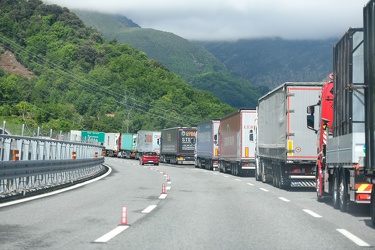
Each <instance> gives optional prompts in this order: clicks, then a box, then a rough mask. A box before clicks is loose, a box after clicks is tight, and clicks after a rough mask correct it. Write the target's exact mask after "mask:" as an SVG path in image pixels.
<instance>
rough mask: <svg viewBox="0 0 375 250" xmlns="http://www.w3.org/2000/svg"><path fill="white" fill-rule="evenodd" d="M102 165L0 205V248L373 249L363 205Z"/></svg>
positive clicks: (247, 181)
mask: <svg viewBox="0 0 375 250" xmlns="http://www.w3.org/2000/svg"><path fill="white" fill-rule="evenodd" d="M105 164H106V165H108V166H109V167H110V169H111V172H110V173H109V174H108V175H107V176H105V177H103V178H101V179H98V180H96V181H92V182H90V183H88V184H86V185H80V186H79V187H77V188H74V189H70V190H67V191H65V192H60V193H57V194H50V195H48V196H45V197H42V198H39V199H34V200H30V201H27V202H23V203H19V204H13V205H9V206H6V204H0V249H70V250H73V249H205V250H207V249H364V248H374V246H375V229H374V228H372V227H371V225H370V224H371V222H370V216H369V209H368V206H355V207H354V208H352V211H351V212H350V213H341V212H340V211H338V210H335V209H334V208H333V207H332V206H331V204H330V200H329V199H328V200H327V201H325V202H322V203H319V202H317V201H316V198H315V196H316V195H315V192H314V190H311V189H291V190H281V189H277V188H274V187H272V185H270V184H267V183H261V182H257V181H255V179H254V178H253V177H237V176H232V175H228V174H224V173H220V172H213V171H208V170H203V169H196V168H194V166H191V165H189V166H177V165H166V164H160V165H159V166H158V167H157V166H147V165H145V166H140V165H139V162H138V161H136V160H125V159H118V158H106V160H105ZM168 176H169V180H170V181H169V182H168V180H167V179H168ZM163 191H165V194H163ZM124 208H126V211H127V213H123V209H124Z"/></svg>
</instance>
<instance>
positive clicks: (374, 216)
mask: <svg viewBox="0 0 375 250" xmlns="http://www.w3.org/2000/svg"><path fill="white" fill-rule="evenodd" d="M370 214H371V223H372V226H373V227H375V189H374V185H373V188H372V190H371V204H370Z"/></svg>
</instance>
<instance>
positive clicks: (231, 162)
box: [219, 109, 257, 175]
mask: <svg viewBox="0 0 375 250" xmlns="http://www.w3.org/2000/svg"><path fill="white" fill-rule="evenodd" d="M256 117H257V114H256V110H255V109H239V110H237V111H235V112H233V113H231V114H229V115H227V116H225V117H223V118H222V119H220V126H219V171H220V172H225V173H230V174H232V175H254V171H255V152H254V151H255V140H256V138H255V137H256Z"/></svg>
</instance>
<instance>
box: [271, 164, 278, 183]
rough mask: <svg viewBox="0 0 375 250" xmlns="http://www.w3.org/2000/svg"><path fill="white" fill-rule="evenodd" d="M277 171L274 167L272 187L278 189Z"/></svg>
mask: <svg viewBox="0 0 375 250" xmlns="http://www.w3.org/2000/svg"><path fill="white" fill-rule="evenodd" d="M276 178H277V177H276V169H275V166H273V167H272V186H274V187H277V180H276Z"/></svg>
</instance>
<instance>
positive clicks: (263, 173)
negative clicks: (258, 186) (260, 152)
mask: <svg viewBox="0 0 375 250" xmlns="http://www.w3.org/2000/svg"><path fill="white" fill-rule="evenodd" d="M261 175H262V182H263V183H266V182H267V177H266V173H265V171H264V163H262V173H261Z"/></svg>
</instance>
